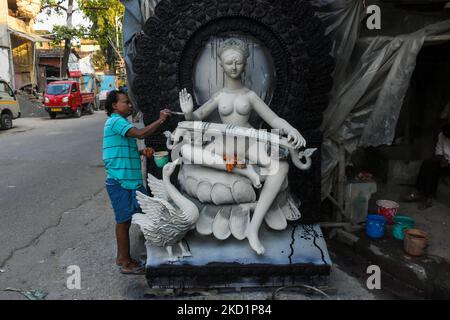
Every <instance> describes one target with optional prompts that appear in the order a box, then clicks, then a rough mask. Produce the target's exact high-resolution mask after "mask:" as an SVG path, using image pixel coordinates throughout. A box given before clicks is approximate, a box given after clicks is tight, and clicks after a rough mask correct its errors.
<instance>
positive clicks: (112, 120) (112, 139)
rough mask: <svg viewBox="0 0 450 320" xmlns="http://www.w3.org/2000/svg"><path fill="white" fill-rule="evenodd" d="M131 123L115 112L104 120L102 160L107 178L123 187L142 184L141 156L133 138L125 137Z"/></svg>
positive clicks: (132, 187)
mask: <svg viewBox="0 0 450 320" xmlns="http://www.w3.org/2000/svg"><path fill="white" fill-rule="evenodd" d="M131 128H133V125H132V124H131V123H129V122H128V121H127V119H125V118H124V117H122V116H120V115H119V114H117V113H113V114H111V116H110V117H109V118H108V120H106V122H105V128H104V132H103V162H104V163H105V169H106V173H107V178H108V179H114V180H117V181H118V182H119V183H120V185H121V186H122V187H123V188H125V189H138V188H139V187H140V186H142V185H143V182H142V173H141V157H140V155H139V151H138V147H137V142H136V139H135V138H130V137H127V136H126V134H127V132H128V130H130V129H131Z"/></svg>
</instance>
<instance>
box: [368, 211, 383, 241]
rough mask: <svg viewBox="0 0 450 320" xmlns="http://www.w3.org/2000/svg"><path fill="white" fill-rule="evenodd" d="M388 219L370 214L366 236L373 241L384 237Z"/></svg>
mask: <svg viewBox="0 0 450 320" xmlns="http://www.w3.org/2000/svg"><path fill="white" fill-rule="evenodd" d="M385 225H386V218H385V217H384V216H382V215H379V214H369V215H368V216H367V220H366V234H367V235H368V236H369V237H370V238H373V239H378V238H382V237H383V236H384V227H385Z"/></svg>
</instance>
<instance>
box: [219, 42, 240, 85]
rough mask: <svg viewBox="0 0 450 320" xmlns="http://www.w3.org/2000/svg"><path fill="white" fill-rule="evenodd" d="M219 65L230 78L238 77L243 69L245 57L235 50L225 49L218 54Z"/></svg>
mask: <svg viewBox="0 0 450 320" xmlns="http://www.w3.org/2000/svg"><path fill="white" fill-rule="evenodd" d="M220 61H221V63H220V64H221V66H222V68H223V70H224V72H225V74H227V75H228V76H229V77H230V78H233V79H238V78H240V77H241V74H242V72H243V71H244V69H245V62H246V61H245V58H244V56H243V54H242V53H241V52H239V51H236V50H232V49H230V50H225V51H224V52H223V53H222V55H221V56H220Z"/></svg>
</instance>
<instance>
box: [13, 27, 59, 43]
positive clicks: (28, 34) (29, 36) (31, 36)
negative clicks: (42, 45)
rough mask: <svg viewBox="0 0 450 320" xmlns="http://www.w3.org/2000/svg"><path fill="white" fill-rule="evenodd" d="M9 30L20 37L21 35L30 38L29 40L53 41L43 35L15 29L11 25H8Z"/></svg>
mask: <svg viewBox="0 0 450 320" xmlns="http://www.w3.org/2000/svg"><path fill="white" fill-rule="evenodd" d="M8 32H10V33H12V34H14V35H16V36H18V37H21V38H24V39H28V40H30V41H32V42H49V41H51V40H50V39H47V38H44V37H41V36H40V35H38V34H35V33H26V32H23V31H19V30H15V29H13V28H11V27H8Z"/></svg>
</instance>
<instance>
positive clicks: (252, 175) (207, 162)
mask: <svg viewBox="0 0 450 320" xmlns="http://www.w3.org/2000/svg"><path fill="white" fill-rule="evenodd" d="M218 150H219V149H218ZM181 155H182V156H183V158H184V159H185V162H186V163H192V164H199V165H202V166H206V167H210V168H214V169H217V170H221V171H227V166H226V162H225V161H224V160H223V155H221V154H217V153H214V152H212V151H210V150H205V149H203V148H202V147H197V146H191V145H189V144H185V145H184V146H183V147H181ZM232 172H234V173H237V174H239V175H242V176H244V177H247V178H248V179H250V181H251V182H252V184H253V185H254V186H255V187H256V188H259V187H261V181H260V178H259V175H258V174H257V173H256V171H255V170H254V168H249V166H247V167H246V168H233V170H232Z"/></svg>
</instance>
